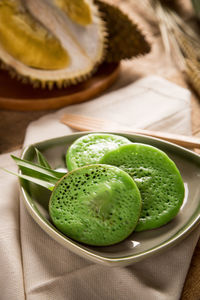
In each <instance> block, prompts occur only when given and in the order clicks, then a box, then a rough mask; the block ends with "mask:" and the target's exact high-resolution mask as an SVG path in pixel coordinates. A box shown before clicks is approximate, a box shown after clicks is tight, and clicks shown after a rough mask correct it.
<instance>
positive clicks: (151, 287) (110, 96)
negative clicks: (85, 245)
mask: <svg viewBox="0 0 200 300" xmlns="http://www.w3.org/2000/svg"><path fill="white" fill-rule="evenodd" d="M64 113H74V114H83V115H88V116H93V117H98V118H104V119H110V120H113V121H117V122H118V123H119V126H120V125H126V126H129V127H130V128H131V127H133V128H134V127H137V128H138V127H140V128H147V129H154V130H163V131H168V132H175V133H180V134H185V135H190V134H191V120H190V93H189V92H188V90H186V89H183V88H181V87H179V86H177V85H175V84H172V83H171V82H169V81H167V80H164V79H162V78H160V77H157V76H150V77H147V78H143V79H142V80H139V81H137V82H135V83H133V84H130V85H128V86H126V87H123V88H121V89H118V90H117V91H111V92H110V93H107V94H105V95H102V96H100V97H98V98H96V99H93V100H91V101H88V102H85V103H81V104H77V105H72V106H69V107H66V108H64V109H61V110H59V111H57V112H56V113H53V114H48V115H46V116H44V117H42V118H40V119H39V120H37V121H35V122H32V123H31V124H30V126H29V127H28V129H27V132H26V137H25V141H24V146H26V145H30V144H32V143H35V142H39V141H43V140H46V139H50V138H54V137H58V136H62V135H67V134H69V133H71V132H73V131H72V130H71V129H70V128H68V127H67V126H65V125H63V124H61V123H60V121H59V120H60V117H61V116H62V115H63V114H64ZM5 158H6V159H7V158H8V155H7V156H1V158H0V162H1V166H4V167H6V168H9V169H10V168H11V169H13V170H16V167H15V166H14V163H13V162H12V163H9V164H8V165H7V164H6V163H4V160H5ZM1 184H2V187H4V189H3V193H2V195H1V201H0V205H1V207H2V208H3V212H4V214H5V216H4V217H5V219H4V221H3V222H2V221H1V220H0V222H1V224H2V225H1V230H0V237H1V240H0V263H1V275H0V276H1V281H0V287H1V292H2V291H3V294H1V296H2V295H3V296H2V299H3V300H12V299H13V300H18V299H19V300H22V299H25V298H24V293H25V296H26V300H55V299H56V300H64V299H67V300H79V299H81V300H100V299H101V300H102V299H103V300H116V299H120V300H132V299H137V300H178V299H179V298H180V294H181V291H182V287H183V284H184V280H185V277H186V274H187V271H188V268H189V265H190V261H191V257H192V254H193V251H194V248H195V245H196V243H197V241H198V238H199V234H200V229H199V228H197V229H195V230H194V231H193V232H192V233H191V234H189V236H188V237H186V238H185V239H184V240H183V241H181V242H180V243H179V244H177V245H176V246H174V247H172V248H170V249H168V250H165V251H164V252H163V253H160V254H159V255H156V256H153V257H150V258H147V259H145V260H144V261H142V262H139V263H135V264H132V265H130V266H128V267H117V268H116V267H115V268H110V267H105V266H102V265H100V264H94V263H93V262H90V261H89V260H86V259H84V258H82V257H79V256H77V255H76V254H74V253H72V252H70V251H69V250H68V249H66V248H64V247H63V246H61V245H59V244H58V243H57V242H56V241H54V240H53V239H52V238H50V237H49V236H48V235H47V234H46V233H45V232H44V231H43V230H42V229H41V228H40V227H39V225H38V224H37V223H36V222H35V221H34V220H33V219H32V217H31V216H30V215H29V213H28V212H27V210H26V208H25V206H24V204H23V202H22V199H21V201H20V222H19V218H18V214H19V206H18V204H19V203H18V192H17V180H16V178H14V177H12V176H11V175H7V174H6V175H5V174H3V175H2V179H1ZM6 216H8V219H6V218H7V217H6ZM2 226H3V227H2ZM19 232H20V238H21V240H20V239H19V234H18V233H19ZM13 253H14V254H13ZM21 253H22V259H21ZM22 266H23V269H22ZM2 270H3V273H4V274H2ZM23 278H24V285H23ZM5 281H6V286H4V282H5ZM24 287H25V290H24ZM2 288H3V289H2ZM1 296H0V298H1Z"/></svg>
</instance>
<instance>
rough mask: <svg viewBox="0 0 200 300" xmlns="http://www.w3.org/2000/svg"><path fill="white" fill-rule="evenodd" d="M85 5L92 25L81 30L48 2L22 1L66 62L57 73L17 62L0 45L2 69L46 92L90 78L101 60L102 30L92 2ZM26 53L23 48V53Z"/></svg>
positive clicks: (97, 13) (104, 35)
mask: <svg viewBox="0 0 200 300" xmlns="http://www.w3.org/2000/svg"><path fill="white" fill-rule="evenodd" d="M9 1H11V2H12V0H9ZM17 1H20V0H17ZM1 2H2V0H1V1H0V3H1ZM87 2H88V3H90V8H91V15H92V24H90V25H89V26H84V27H83V26H80V25H79V24H76V23H75V22H73V21H72V20H71V19H70V18H69V17H68V16H67V15H66V13H65V12H63V11H61V10H60V8H59V7H55V6H54V5H53V3H52V1H51V0H46V1H44V0H43V1H41V0H24V2H23V4H25V8H26V10H27V12H28V13H30V14H31V16H32V17H33V18H35V20H37V22H39V23H40V24H41V26H44V28H46V29H47V30H48V31H49V32H50V33H51V34H52V35H53V36H55V37H56V38H57V39H59V41H60V43H61V45H62V47H63V48H64V49H65V50H66V53H67V54H68V55H69V59H70V63H69V65H68V66H67V67H66V68H63V69H62V68H61V69H57V70H53V69H52V70H48V69H40V68H34V67H31V66H29V65H25V64H24V63H23V62H21V61H19V60H17V59H16V58H15V57H13V56H12V55H10V54H9V53H8V52H7V51H6V49H4V48H3V47H2V45H1V44H0V58H1V61H2V66H3V68H6V69H8V70H9V72H10V73H11V74H12V76H14V75H16V76H17V78H18V79H21V80H22V82H25V83H27V82H31V83H32V84H33V86H34V87H46V86H48V87H49V88H50V89H51V88H53V86H54V85H57V86H58V87H62V86H64V87H66V86H68V85H71V84H77V83H79V82H81V81H84V80H86V79H87V78H88V77H90V76H91V75H92V74H93V73H94V72H95V70H96V68H97V67H98V65H99V64H100V63H101V62H102V61H103V58H104V52H105V37H106V30H105V26H104V22H103V21H102V19H101V17H100V16H99V12H98V9H97V7H96V5H94V4H93V1H92V0H87ZM21 3H22V2H21ZM27 46H28V45H27ZM28 50H29V48H28V47H26V46H25V45H24V47H23V51H25V52H26V51H28Z"/></svg>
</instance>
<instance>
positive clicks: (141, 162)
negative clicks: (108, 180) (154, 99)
mask: <svg viewBox="0 0 200 300" xmlns="http://www.w3.org/2000/svg"><path fill="white" fill-rule="evenodd" d="M101 163H105V164H108V165H115V166H117V167H119V168H121V169H122V170H124V171H125V172H127V173H128V174H129V175H130V176H131V177H132V178H133V179H134V181H135V182H136V184H137V186H138V188H139V191H140V193H141V198H142V204H143V205H142V212H141V216H140V219H139V222H138V225H137V226H136V228H135V230H136V231H143V230H147V229H153V228H157V227H160V226H162V225H164V224H166V223H168V222H169V221H170V220H171V219H172V218H174V217H175V216H176V215H177V213H178V211H179V209H180V207H181V205H182V203H183V199H184V184H183V180H182V177H181V175H180V172H179V170H178V169H177V167H176V165H175V163H174V162H173V161H172V160H171V159H170V158H169V157H168V156H167V154H165V153H164V152H163V151H161V150H159V149H157V148H155V147H152V146H149V145H145V144H138V143H134V144H131V145H125V146H121V147H120V148H118V149H117V150H113V151H111V152H109V153H107V154H105V156H104V157H103V158H102V160H101Z"/></svg>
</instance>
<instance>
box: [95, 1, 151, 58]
mask: <svg viewBox="0 0 200 300" xmlns="http://www.w3.org/2000/svg"><path fill="white" fill-rule="evenodd" d="M95 3H96V4H97V5H98V7H99V10H100V12H101V13H102V17H103V20H104V21H105V24H106V28H107V33H108V37H107V52H106V56H105V59H104V60H105V61H106V62H119V61H121V60H123V59H131V58H133V57H137V56H140V55H145V54H147V53H149V52H150V49H151V47H150V44H149V43H148V42H147V40H146V39H145V36H144V35H143V34H142V31H141V30H140V29H139V28H138V25H137V24H135V23H134V22H133V21H132V20H131V19H130V18H129V17H128V16H127V15H126V14H125V13H124V12H122V11H121V10H120V9H119V8H118V7H116V6H113V5H110V4H108V3H105V2H103V1H100V0H95Z"/></svg>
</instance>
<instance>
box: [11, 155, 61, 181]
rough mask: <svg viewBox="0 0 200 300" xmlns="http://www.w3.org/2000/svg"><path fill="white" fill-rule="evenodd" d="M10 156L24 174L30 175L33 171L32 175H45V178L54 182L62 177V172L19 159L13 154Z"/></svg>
mask: <svg viewBox="0 0 200 300" xmlns="http://www.w3.org/2000/svg"><path fill="white" fill-rule="evenodd" d="M11 157H12V158H13V159H14V161H15V162H16V164H17V165H18V167H19V168H20V170H22V171H23V173H24V174H25V175H31V174H32V173H34V176H36V175H37V174H38V175H37V177H38V178H40V176H41V177H42V176H44V177H45V176H46V178H49V179H52V181H53V182H56V181H58V180H59V179H60V178H61V177H63V173H62V172H57V171H54V170H52V169H49V168H45V167H41V166H39V165H37V164H34V163H32V162H30V161H27V160H24V159H20V158H18V157H16V156H14V155H11Z"/></svg>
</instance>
